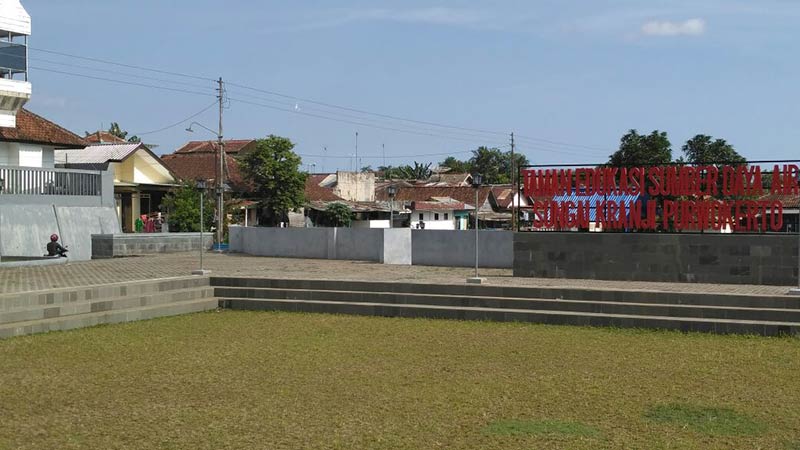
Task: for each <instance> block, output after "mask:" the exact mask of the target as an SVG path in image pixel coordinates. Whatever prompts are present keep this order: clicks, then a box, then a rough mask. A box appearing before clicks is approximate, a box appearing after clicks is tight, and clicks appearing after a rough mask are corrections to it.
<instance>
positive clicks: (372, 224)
mask: <svg viewBox="0 0 800 450" xmlns="http://www.w3.org/2000/svg"><path fill="white" fill-rule="evenodd" d="M350 226H351V227H353V228H389V220H388V219H387V220H354V221H353V223H351V224H350Z"/></svg>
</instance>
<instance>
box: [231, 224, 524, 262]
mask: <svg viewBox="0 0 800 450" xmlns="http://www.w3.org/2000/svg"><path fill="white" fill-rule="evenodd" d="M479 239H480V248H479V250H480V253H481V256H480V265H481V267H499V268H511V267H512V263H513V238H512V235H511V233H510V232H503V231H481V232H479ZM230 245H231V246H230V249H231V251H235V252H240V253H247V254H250V255H258V256H273V257H284V258H315V259H349V260H360V261H377V262H383V263H385V264H406V265H407V264H417V265H431V266H454V267H472V266H474V265H475V234H474V232H469V231H438V230H411V229H408V228H395V229H362V228H261V227H233V226H232V227H230Z"/></svg>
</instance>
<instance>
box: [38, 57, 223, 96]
mask: <svg viewBox="0 0 800 450" xmlns="http://www.w3.org/2000/svg"><path fill="white" fill-rule="evenodd" d="M30 59H31V60H32V61H39V62H44V63H48V64H56V65H59V66H65V67H73V68H76V69H86V70H93V71H96V72H103V73H110V74H114V75H122V76H125V77H134V78H140V79H146V80H153V81H161V82H164V83H173V84H180V85H183V86H189V87H193V88H197V89H205V88H207V87H208V86H201V85H199V84H195V83H187V82H184V81H175V80H168V79H165V78H158V77H149V76H147V75H141V74H132V73H125V72H120V71H117V70H108V69H101V68H98V67H90V66H83V65H80V64H70V63H65V62H61V61H52V60H49V59H44V58H36V57H31V58H30Z"/></svg>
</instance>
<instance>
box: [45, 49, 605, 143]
mask: <svg viewBox="0 0 800 450" xmlns="http://www.w3.org/2000/svg"><path fill="white" fill-rule="evenodd" d="M29 48H30V49H31V50H34V51H39V52H43V53H49V54H53V55H59V56H64V57H69V58H77V59H82V60H86V61H91V62H95V63H100V64H110V65H115V66H119V67H125V68H129V69H136V70H144V71H150V72H155V73H161V74H166V75H172V76H177V77H184V78H191V79H196V80H202V81H211V82H216V80H215V79H213V78H210V77H202V76H197V75H192V74H186V73H182V72H174V71H168V70H162V69H156V68H153V67H144V66H138V65H134V64H125V63H119V62H115V61H109V60H104V59H100V58H92V57H85V56H79V55H74V54H70V53H64V52H58V51H53V50H46V49H41V48H34V47H29ZM33 59H37V58H33ZM40 60H42V59H40ZM42 61H44V62H49V63H52V64H60V65H65V66H70V67H75V68H82V69H87V70H97V71H103V72H109V73H114V74H118V75H122V76H136V75H131V74H126V73H122V72H114V71H107V70H104V69H97V68H90V67H86V66H80V65H75V64H67V63H60V62H54V61H48V60H42ZM31 68H32V69H37V70H44V71H49V72H54V73H61V74H65V75H72V76H79V77H84V78H91V79H95V80H102V81H109V82H114V83H122V84H129V85H134V86H141V87H149V88H154V89H162V90H170V91H175V92H184V93H191V94H198V95H210V94H204V93H201V92H196V91H189V90H184V89H177V88H168V87H164V86H154V85H148V84H144V83H136V82H128V81H121V80H115V79H109V78H103V77H96V76H90V75H83V74H75V73H70V72H64V71H58V70H54V69H46V68H36V67H31ZM140 78H150V79H153V80H155V81H162V82H169V83H175V84H186V85H189V86H191V87H196V88H200V86H197V85H193V84H188V83H182V82H178V81H172V80H164V79H159V78H154V77H144V76H141V77H140ZM227 84H228V85H230V86H236V87H239V88H242V89H247V90H251V91H254V92H261V93H264V94H268V95H272V96H277V97H282V98H287V99H291V100H295V101H298V100H299V101H303V102H306V103H311V104H315V105H319V106H324V107H327V108H333V109H337V110H343V111H350V112H354V113H358V114H363V115H369V116H375V117H381V118H384V119H389V120H395V121H402V122H407V123H413V124H420V125H427V126H433V127H437V128H443V129H450V130H457V131H450V132H449V133H451V134H454V133H458V134H460V135H467V134H466V133H464V132H469V133H480V134H487V135H497V136H505V135H506V134H507V133H506V132H501V131H494V130H485V129H480V128H469V127H460V126H455V125H448V124H443V123H437V122H431V121H424V120H416V119H410V118H406V117H400V116H395V115H390V114H382V113H377V112H372V111H367V110H362V109H357V108H351V107H347V106H341V105H336V104H333V103H327V102H321V101H317V100H312V99H307V98H303V97H299V96H295V95H289V94H284V93H280V92H276V91H271V90H266V89H260V88H255V87H252V86H247V85H244V84H239V83H230V82H229V83H227ZM249 97H253V96H249ZM259 99H260V100H262V101H268V102H274V103H279V102H277V101H275V100H268V99H265V98H259ZM240 101H242V100H240ZM242 102H244V103H247V101H242ZM249 103H251V104H254V105H257V106H262V107H267V108H272V109H277V110H282V111H285V112H296V113H298V114H303V115H307V116H311V117H318V118H323V119H327V120H337V121H340V122H345V123H352V124H356V125H362V126H370V127H373V128H380V129H386V130H390V131H398V132H403V133H411V134H419V135H427V136H433V137H443V135H442V134H441V133H442V132H447V131H444V130H441V131H440V130H432V129H429V128H428V129H424V130H425V131H430V132H433V133H421V132H418V131H409V130H401V129H397V128H394V127H386V126H383V125H366V124H363V123H360V122H359V123H355V122H352V121H346V120H344V119H333V118H330V117H322V116H321V115H318V114H310V113H305V112H300V111H289V110H284V109H281V108H276V107H271V106H268V105H263V104H257V103H256V102H249ZM279 104H283V105H285V103H279ZM289 106H290V105H289ZM320 112H324V113H330V114H339V115H342V116H344V117H350V118H354V119H357V120H361V121H363V120H368V119H366V118H364V117H358V116H352V115H343V114H341V113H334V112H333V111H324V110H321V111H320ZM437 133H438V134H437ZM469 136H471V137H474V138H478V139H485V138H486V137H485V136H480V135H475V134H472V135H469ZM517 137H518V139H520V140H522V141H525V142H528V143H536V145H541V144H542V143H544V144H549V145H554V146H559V147H568V148H583V149H587V150H594V151H612V150H609V149H604V148H600V147H593V146H587V145H582V144H573V143H568V142H560V141H554V140H549V139H544V138H540V137H535V136H525V135H517ZM448 139H456V140H462V141H469V142H474V140H467V139H464V138H455V137H448ZM547 151H553V152H561V151H562V150H560V149H559V150H553V149H548V150H547ZM563 153H571V152H567V151H563Z"/></svg>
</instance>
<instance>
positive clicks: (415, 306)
mask: <svg viewBox="0 0 800 450" xmlns="http://www.w3.org/2000/svg"><path fill="white" fill-rule="evenodd" d="M230 301H238V302H254V303H258V302H265V303H283V304H301V305H302V304H308V305H314V304H318V305H330V306H370V307H376V306H377V307H383V308H395V309H403V308H406V309H418V310H445V311H446V310H457V311H473V312H501V313H515V314H541V315H546V316H576V317H602V318H606V317H607V318H614V319H637V320H664V321H679V322H697V323H730V324H745V325H763V326H780V327H796V328H800V323H795V322H772V321H763V320H736V319H715V318H703V317H673V316H641V315H634V314H606V313H593V312H575V311H555V310H538V309H511V308H483V307H475V306H438V305H419V304H396V303H370V302H364V303H358V302H335V301H324V300H283V299H253V298H235V297H219V302H220V305H221V307H222V308H228V306H227V302H230Z"/></svg>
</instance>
